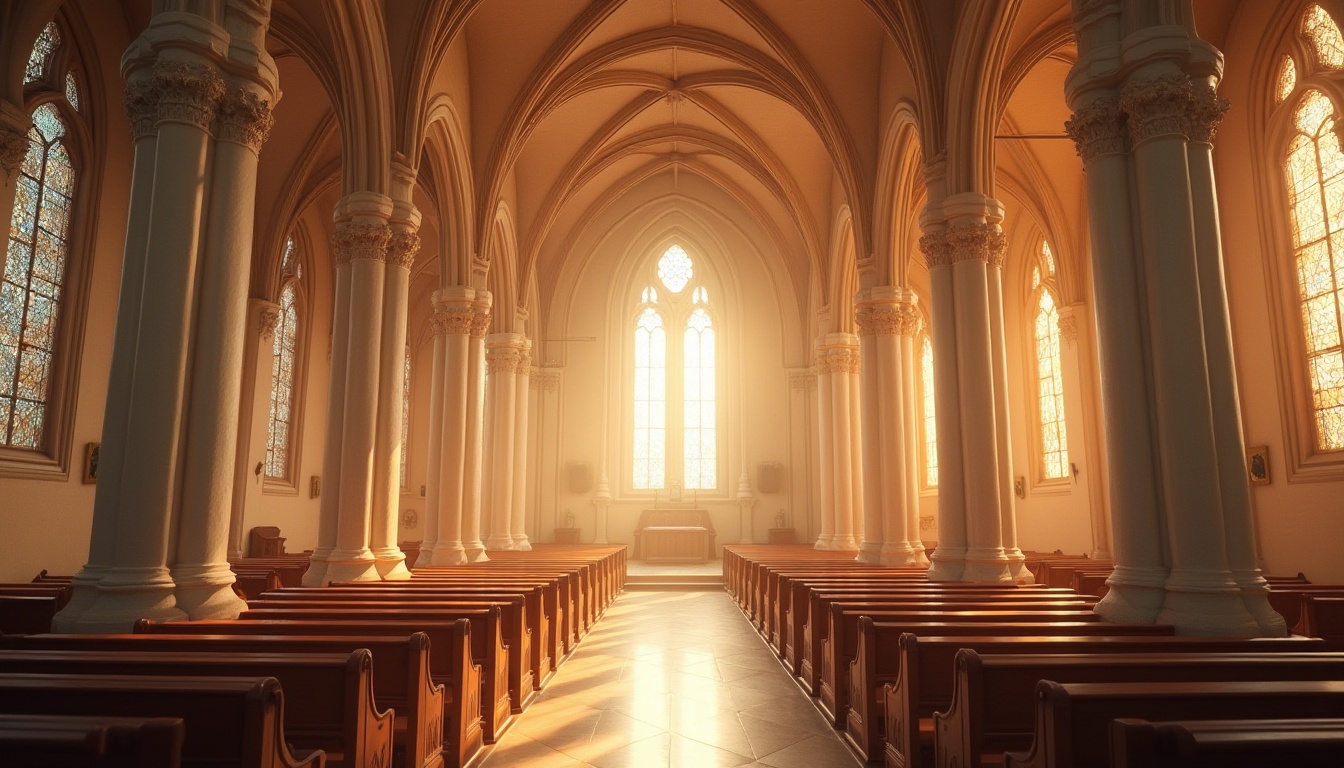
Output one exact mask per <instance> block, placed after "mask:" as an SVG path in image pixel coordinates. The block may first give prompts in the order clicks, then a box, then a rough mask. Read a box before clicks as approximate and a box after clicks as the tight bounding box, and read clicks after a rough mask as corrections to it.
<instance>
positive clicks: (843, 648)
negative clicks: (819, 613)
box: [817, 600, 1120, 728]
mask: <svg viewBox="0 0 1344 768" xmlns="http://www.w3.org/2000/svg"><path fill="white" fill-rule="evenodd" d="M863 616H866V617H868V618H869V619H870V620H871V621H872V622H873V623H874V624H875V625H881V626H882V627H883V628H884V632H890V631H892V629H893V628H894V627H897V626H899V625H901V624H927V623H929V622H938V623H940V624H1005V623H1011V624H1060V625H1063V626H1064V627H1073V626H1075V625H1078V624H1099V623H1101V622H1100V617H1099V616H1097V614H1096V613H1093V611H1092V606H1091V605H1090V604H1087V603H1077V604H1070V603H1066V602H1061V603H1051V602H1031V603H1013V604H1012V605H1011V607H1005V606H1004V604H1003V603H1001V602H999V603H996V602H994V601H992V600H986V601H980V602H955V603H954V602H924V603H920V602H918V601H912V602H910V603H906V604H887V603H881V604H873V603H832V604H831V616H830V625H831V629H830V633H829V637H828V638H827V639H826V640H824V641H822V644H821V646H822V647H821V675H820V684H819V686H820V687H819V690H818V691H817V698H818V699H819V700H820V701H819V703H820V705H821V709H822V711H823V712H825V713H826V715H827V716H828V717H829V718H830V719H831V721H832V723H833V724H834V726H835V727H836V728H844V727H845V716H846V714H847V713H848V711H849V706H850V695H851V691H852V690H857V689H852V688H851V687H850V677H851V674H850V664H851V663H852V662H853V661H854V658H855V657H856V656H857V655H858V649H859V619H860V617H863ZM1116 626H1120V625H1116ZM1060 634H1067V632H1065V631H1061V632H1060ZM897 637H898V638H899V635H897ZM880 649H881V650H879V651H876V652H882V651H886V650H891V651H894V650H895V649H896V646H895V645H891V646H890V648H886V647H883V646H880ZM871 690H873V691H875V690H876V688H873V689H871ZM874 695H876V694H875V693H874Z"/></svg>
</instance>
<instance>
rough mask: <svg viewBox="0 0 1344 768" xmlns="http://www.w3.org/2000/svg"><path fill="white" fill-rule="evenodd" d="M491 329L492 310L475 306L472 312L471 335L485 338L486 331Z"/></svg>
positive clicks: (475, 337)
mask: <svg viewBox="0 0 1344 768" xmlns="http://www.w3.org/2000/svg"><path fill="white" fill-rule="evenodd" d="M489 330H490V310H489V309H488V308H487V309H482V308H480V307H474V308H473V309H472V313H471V336H472V338H474V339H484V338H485V336H486V332H487V331H489Z"/></svg>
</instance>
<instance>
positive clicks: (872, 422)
mask: <svg viewBox="0 0 1344 768" xmlns="http://www.w3.org/2000/svg"><path fill="white" fill-rule="evenodd" d="M873 290H874V289H871V288H870V289H867V290H862V291H859V293H858V294H857V295H855V297H854V304H855V314H856V320H857V323H858V326H859V357H860V359H861V360H862V364H861V365H860V373H859V400H860V403H859V412H860V413H861V414H862V420H863V424H864V427H865V429H864V430H863V434H862V435H861V436H860V441H861V446H860V447H861V451H860V454H861V462H860V463H861V464H862V466H863V525H862V528H861V530H860V531H859V533H860V537H859V554H858V556H857V557H855V558H854V559H856V560H858V561H859V562H864V563H879V562H881V561H882V544H883V542H884V541H885V540H886V536H887V534H888V533H890V531H887V530H886V528H887V526H886V525H885V518H886V516H887V514H888V513H889V512H891V511H892V510H891V507H889V506H888V504H887V501H888V499H887V498H886V493H887V491H888V489H887V485H888V480H889V478H887V477H886V475H885V474H884V472H883V470H884V469H886V463H887V462H886V460H887V458H888V457H887V454H885V453H884V452H883V450H882V448H883V445H882V440H883V436H884V435H885V434H886V433H887V431H888V430H889V429H891V427H892V425H891V423H889V422H888V421H887V419H889V418H890V417H891V415H892V414H891V409H890V408H885V409H884V408H883V407H882V406H883V405H884V403H883V401H882V398H883V391H882V383H883V382H882V374H883V373H884V372H885V371H884V370H883V363H884V362H885V358H886V357H887V356H889V355H890V350H889V349H888V348H887V347H888V346H889V344H890V342H892V341H894V339H895V336H892V335H889V333H887V332H882V331H885V330H887V329H879V327H878V326H879V323H881V321H882V320H884V319H885V318H880V317H878V314H877V313H878V310H877V309H876V308H875V307H874V306H873V304H874V302H873V300H872V297H871V294H872V291H873ZM892 332H893V333H894V331H892ZM899 405H900V404H899V403H897V406H898V407H899Z"/></svg>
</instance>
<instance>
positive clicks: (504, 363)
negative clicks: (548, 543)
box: [485, 333, 526, 550]
mask: <svg viewBox="0 0 1344 768" xmlns="http://www.w3.org/2000/svg"><path fill="white" fill-rule="evenodd" d="M525 341H526V339H524V338H523V337H522V335H521V334H517V333H492V334H490V335H489V336H487V337H486V338H485V362H486V369H487V371H488V374H487V376H488V378H487V379H486V382H487V385H488V386H489V387H490V396H489V398H488V399H487V400H486V411H487V413H486V417H487V423H488V424H489V429H490V438H489V443H488V444H489V447H490V471H489V475H488V477H489V478H490V479H489V486H488V487H489V489H490V490H489V495H488V496H487V499H488V500H487V502H486V506H487V508H488V509H489V514H490V535H489V536H488V537H486V539H485V548H486V549H489V550H496V549H503V550H509V549H513V533H512V531H511V530H510V529H511V526H512V524H513V490H514V482H513V480H514V476H513V475H514V459H515V451H514V437H515V430H514V422H515V421H516V420H517V414H516V413H515V412H514V407H515V406H516V405H517V403H518V397H517V388H518V376H517V373H518V366H519V364H520V363H521V361H522V346H523V342H525Z"/></svg>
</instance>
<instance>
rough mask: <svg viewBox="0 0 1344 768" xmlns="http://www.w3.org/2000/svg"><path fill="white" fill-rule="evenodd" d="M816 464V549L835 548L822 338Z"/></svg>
mask: <svg viewBox="0 0 1344 768" xmlns="http://www.w3.org/2000/svg"><path fill="white" fill-rule="evenodd" d="M816 371H817V454H818V455H817V463H818V466H819V473H818V474H819V477H818V483H817V484H818V486H820V489H821V505H820V511H821V533H820V534H819V535H818V536H817V543H816V544H815V545H814V548H815V549H825V550H830V549H835V480H834V477H833V472H834V467H835V464H834V462H833V461H832V459H831V457H832V455H834V452H835V451H834V448H833V446H834V444H835V433H834V429H833V427H832V424H834V421H833V417H832V414H831V370H830V359H829V358H828V357H827V353H826V349H825V347H823V346H822V343H821V341H818V342H817V364H816Z"/></svg>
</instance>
